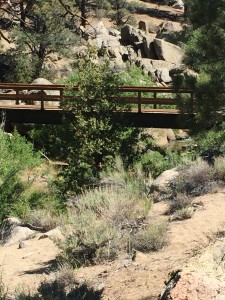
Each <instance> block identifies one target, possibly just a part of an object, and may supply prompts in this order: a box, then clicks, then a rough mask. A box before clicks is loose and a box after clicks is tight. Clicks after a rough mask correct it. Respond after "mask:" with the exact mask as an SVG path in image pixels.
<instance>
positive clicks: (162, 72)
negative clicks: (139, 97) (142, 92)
mask: <svg viewBox="0 0 225 300" xmlns="http://www.w3.org/2000/svg"><path fill="white" fill-rule="evenodd" d="M156 76H157V78H158V79H159V82H165V83H170V82H172V78H171V77H170V74H169V70H168V69H165V68H160V69H158V70H157V71H156Z"/></svg>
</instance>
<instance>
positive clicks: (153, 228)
mask: <svg viewBox="0 0 225 300" xmlns="http://www.w3.org/2000/svg"><path fill="white" fill-rule="evenodd" d="M166 237H167V224H166V223H165V222H161V223H154V224H151V225H149V226H148V228H147V229H145V230H142V231H140V232H138V233H137V234H135V235H134V236H133V237H132V245H133V247H134V249H135V250H138V251H141V252H151V251H158V250H160V249H162V248H163V246H164V245H165V244H166Z"/></svg>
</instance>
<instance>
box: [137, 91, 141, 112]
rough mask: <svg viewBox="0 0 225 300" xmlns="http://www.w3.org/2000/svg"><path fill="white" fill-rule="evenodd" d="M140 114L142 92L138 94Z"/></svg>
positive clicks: (139, 110)
mask: <svg viewBox="0 0 225 300" xmlns="http://www.w3.org/2000/svg"><path fill="white" fill-rule="evenodd" d="M138 112H139V113H141V91H139V92H138Z"/></svg>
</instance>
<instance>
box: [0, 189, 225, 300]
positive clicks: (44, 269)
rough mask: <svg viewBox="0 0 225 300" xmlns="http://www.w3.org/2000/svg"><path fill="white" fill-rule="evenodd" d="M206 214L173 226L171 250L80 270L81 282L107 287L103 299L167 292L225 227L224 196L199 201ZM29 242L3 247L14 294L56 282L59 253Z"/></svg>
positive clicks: (136, 299)
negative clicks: (172, 276)
mask: <svg viewBox="0 0 225 300" xmlns="http://www.w3.org/2000/svg"><path fill="white" fill-rule="evenodd" d="M196 201H201V202H202V203H203V204H204V208H203V209H202V210H198V211H196V212H195V214H194V216H193V217H192V218H191V219H189V220H185V221H179V222H172V223H169V234H168V245H167V246H166V247H165V248H164V249H163V250H162V251H159V252H155V253H151V254H143V253H137V257H136V260H135V261H134V262H132V261H131V260H129V259H126V257H123V258H121V259H119V260H117V261H115V262H112V263H108V264H105V265H100V266H93V267H88V268H81V269H80V270H79V271H78V272H77V278H78V279H83V278H85V279H87V280H88V281H89V282H90V283H91V284H93V285H95V286H96V285H102V284H103V285H104V286H105V290H104V293H103V298H102V299H104V300H115V299H117V300H141V299H142V300H144V299H145V300H147V299H149V300H151V299H156V298H157V295H158V294H159V292H160V291H161V290H162V288H163V285H164V281H165V280H166V278H167V275H168V272H170V271H173V270H176V269H178V268H179V269H180V268H183V267H184V266H185V265H186V264H187V262H188V261H189V259H190V258H191V257H193V256H194V255H196V254H197V253H198V252H200V251H201V249H204V248H205V247H207V246H208V245H209V237H210V236H212V235H213V233H215V232H217V231H218V230H221V229H223V228H224V224H225V217H224V211H225V194H224V192H223V191H222V192H218V193H216V194H209V195H205V196H202V197H199V198H196ZM166 207H167V205H166V204H165V203H157V204H154V206H153V209H152V211H151V213H150V218H158V217H163V218H165V216H164V215H163V213H164V212H165V210H166ZM39 236H40V235H37V236H36V237H35V238H34V239H31V240H29V241H27V242H26V243H27V246H26V247H25V248H22V249H18V245H13V246H8V247H1V248H0V264H1V270H2V276H3V281H4V283H5V285H6V286H8V288H9V290H10V291H11V292H13V291H14V290H15V289H18V286H20V287H21V286H24V287H26V288H27V287H29V289H31V290H33V289H35V288H37V286H38V284H39V283H40V282H41V281H42V280H43V279H45V278H49V277H51V276H52V275H51V271H53V270H54V259H55V257H56V255H57V253H58V252H59V250H58V249H57V247H56V246H55V244H54V243H53V242H52V241H51V240H50V239H49V238H46V239H39Z"/></svg>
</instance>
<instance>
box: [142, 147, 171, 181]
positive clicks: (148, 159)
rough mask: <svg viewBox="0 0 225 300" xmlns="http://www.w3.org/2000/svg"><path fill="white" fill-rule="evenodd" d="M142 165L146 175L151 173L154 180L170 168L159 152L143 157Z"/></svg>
mask: <svg viewBox="0 0 225 300" xmlns="http://www.w3.org/2000/svg"><path fill="white" fill-rule="evenodd" d="M141 164H142V167H143V170H144V172H146V174H148V173H150V174H151V175H152V177H153V178H156V177H157V176H159V175H160V174H161V173H162V172H163V171H165V170H167V169H168V168H169V162H168V160H166V159H165V158H164V156H163V155H162V154H160V153H159V152H153V151H152V152H150V153H146V154H144V155H143V156H142V157H141Z"/></svg>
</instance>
